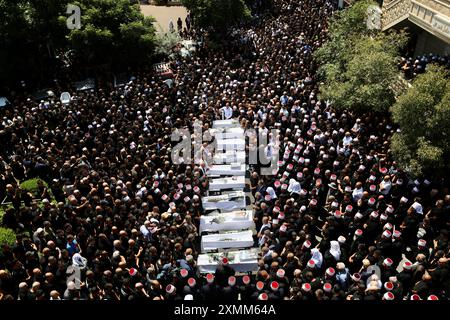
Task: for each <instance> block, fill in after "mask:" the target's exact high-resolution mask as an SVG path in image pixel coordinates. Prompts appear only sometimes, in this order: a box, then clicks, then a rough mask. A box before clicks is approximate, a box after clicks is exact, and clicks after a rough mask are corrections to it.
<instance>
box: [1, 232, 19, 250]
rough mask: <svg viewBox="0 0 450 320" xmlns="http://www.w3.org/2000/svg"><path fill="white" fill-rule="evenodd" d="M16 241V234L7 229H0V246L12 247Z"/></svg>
mask: <svg viewBox="0 0 450 320" xmlns="http://www.w3.org/2000/svg"><path fill="white" fill-rule="evenodd" d="M15 241H16V233H15V232H14V231H13V230H11V229H7V228H2V227H0V245H3V244H8V245H10V246H12V245H13V244H14V242H15Z"/></svg>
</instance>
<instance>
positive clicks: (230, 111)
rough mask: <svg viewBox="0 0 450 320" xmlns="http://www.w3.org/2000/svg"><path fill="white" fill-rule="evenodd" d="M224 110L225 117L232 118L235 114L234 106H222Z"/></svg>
mask: <svg viewBox="0 0 450 320" xmlns="http://www.w3.org/2000/svg"><path fill="white" fill-rule="evenodd" d="M221 110H222V112H223V117H224V118H225V119H230V118H231V117H232V116H233V108H231V107H230V106H228V107H223V108H221Z"/></svg>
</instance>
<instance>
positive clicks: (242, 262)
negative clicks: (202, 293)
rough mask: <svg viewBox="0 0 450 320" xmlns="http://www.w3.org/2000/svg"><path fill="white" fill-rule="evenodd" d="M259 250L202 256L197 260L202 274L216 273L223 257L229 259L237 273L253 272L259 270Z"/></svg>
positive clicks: (230, 264)
mask: <svg viewBox="0 0 450 320" xmlns="http://www.w3.org/2000/svg"><path fill="white" fill-rule="evenodd" d="M258 252H259V249H258V248H252V249H245V250H233V251H231V250H230V251H228V252H226V253H224V252H219V253H207V254H200V255H199V256H198V259H197V266H198V269H199V271H200V272H201V273H215V272H216V268H217V265H218V263H219V261H221V260H222V258H223V257H227V258H228V261H229V262H228V263H229V266H231V267H232V268H233V269H234V270H235V271H236V272H251V271H257V270H258Z"/></svg>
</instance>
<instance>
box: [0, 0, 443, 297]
mask: <svg viewBox="0 0 450 320" xmlns="http://www.w3.org/2000/svg"><path fill="white" fill-rule="evenodd" d="M276 6H277V8H278V10H279V13H278V14H276V15H270V14H269V15H266V16H264V19H261V20H259V21H254V23H253V24H252V25H251V26H246V27H242V28H240V29H236V30H234V32H233V33H232V34H231V35H229V39H228V42H227V43H228V46H227V47H226V48H225V49H215V48H209V47H208V46H205V47H202V48H200V49H199V50H198V51H197V53H196V54H195V55H193V56H192V57H190V58H185V59H182V58H179V59H178V60H176V61H174V62H172V67H173V71H174V74H175V78H176V79H175V80H176V81H175V85H174V86H173V87H171V88H169V87H168V86H167V85H165V84H164V83H163V82H162V81H161V80H159V79H158V78H157V77H156V76H153V75H151V74H146V73H141V74H136V75H135V76H134V77H133V80H132V81H130V82H129V83H128V84H127V85H126V86H125V87H124V88H123V90H122V89H110V88H102V87H99V88H97V89H96V90H89V91H84V92H74V93H73V100H72V101H71V103H70V104H67V105H64V104H62V103H61V102H59V100H58V99H53V98H51V99H49V100H48V101H41V102H35V101H33V100H32V99H24V100H17V99H16V100H15V101H14V102H13V108H9V109H5V110H3V111H2V112H3V113H4V114H3V118H2V120H1V122H0V141H2V148H1V149H0V155H1V158H0V173H1V176H0V197H1V199H5V201H4V202H5V203H11V205H10V206H9V207H8V208H7V209H6V211H5V213H4V216H3V225H4V226H6V227H8V228H10V229H13V230H14V231H15V232H16V234H17V237H16V241H15V243H14V244H13V245H8V244H3V245H2V247H1V250H0V299H2V300H16V299H19V300H59V299H64V300H84V299H86V300H215V299H221V300H237V299H240V300H243V301H252V300H258V299H259V300H277V299H279V300H281V299H283V300H404V299H407V300H437V299H448V292H449V291H448V290H449V289H450V288H449V284H450V275H449V258H450V253H449V242H448V229H449V225H450V224H449V223H450V220H449V213H450V192H449V189H448V184H447V183H448V181H446V180H444V178H445V177H435V178H431V177H428V178H426V177H424V178H420V179H414V178H413V179H411V178H410V177H409V176H408V175H407V174H406V173H405V172H403V171H402V170H401V169H400V168H399V167H398V166H397V164H396V162H395V160H394V159H393V158H392V154H391V152H390V149H389V141H390V137H391V135H392V133H394V132H395V131H396V130H397V129H398V128H396V127H395V126H394V125H393V124H392V123H391V122H390V120H389V116H388V115H385V116H383V115H379V114H366V115H361V116H360V117H358V116H357V115H354V114H352V113H350V112H340V111H337V110H335V109H334V108H333V105H332V104H330V103H329V102H327V101H322V100H320V99H319V98H318V96H317V95H318V81H317V78H316V74H315V71H316V69H317V65H316V64H315V62H314V60H313V57H312V53H313V52H314V50H315V49H317V48H318V47H319V46H320V45H321V44H322V43H323V42H324V41H325V39H326V36H327V19H328V18H329V17H330V16H331V15H332V12H333V10H334V8H333V4H332V3H331V1H328V0H317V1H294V0H279V1H276ZM227 106H229V107H231V108H232V110H233V117H234V118H237V119H239V121H240V123H241V124H242V127H243V128H245V129H249V128H254V129H256V130H257V131H258V132H268V131H269V130H270V129H273V128H275V129H277V130H278V133H279V135H280V136H281V138H280V161H279V163H278V167H279V168H278V170H277V171H276V172H274V175H273V176H269V175H261V174H260V173H259V166H258V165H255V166H252V167H251V173H250V182H249V184H250V188H251V191H252V194H253V197H252V199H253V200H252V201H253V203H252V205H253V208H254V209H253V210H254V215H255V223H256V229H257V235H256V236H255V245H256V246H259V248H260V250H261V256H260V258H259V260H258V270H256V271H255V272H254V273H249V274H239V273H236V272H235V270H234V269H233V268H232V267H231V266H230V264H229V262H228V261H227V259H224V260H222V261H220V262H219V263H218V266H217V270H216V272H215V273H214V274H201V273H199V271H198V267H197V264H196V260H197V257H198V254H199V247H200V246H199V240H200V235H199V232H198V226H199V219H200V216H201V215H202V214H203V213H204V212H203V208H202V203H201V198H202V196H204V195H205V193H206V191H207V189H208V174H207V170H205V169H206V167H205V163H204V162H202V163H199V164H194V163H192V164H190V163H185V164H181V165H174V164H173V163H172V161H171V151H172V149H173V146H174V142H172V141H171V133H172V131H173V130H175V128H188V129H190V130H191V132H192V131H193V128H192V126H193V123H194V121H195V120H200V121H202V123H203V127H204V129H207V128H209V127H210V125H211V123H212V121H213V120H215V119H220V118H221V116H222V114H221V111H220V110H221V108H223V107H227ZM263 147H264V146H263ZM265 147H267V146H265ZM206 166H207V165H206ZM30 178H38V179H40V180H42V182H41V183H39V184H38V187H37V190H36V192H35V194H30V193H29V192H27V191H26V190H22V189H21V188H20V187H19V182H22V181H24V180H27V179H30Z"/></svg>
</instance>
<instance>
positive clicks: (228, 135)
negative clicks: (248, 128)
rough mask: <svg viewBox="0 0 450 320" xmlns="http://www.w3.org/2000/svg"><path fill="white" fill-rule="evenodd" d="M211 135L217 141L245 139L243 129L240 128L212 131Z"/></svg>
mask: <svg viewBox="0 0 450 320" xmlns="http://www.w3.org/2000/svg"><path fill="white" fill-rule="evenodd" d="M211 134H212V135H214V137H215V138H216V139H217V140H220V139H245V136H244V129H242V128H222V129H212V130H211Z"/></svg>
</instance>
